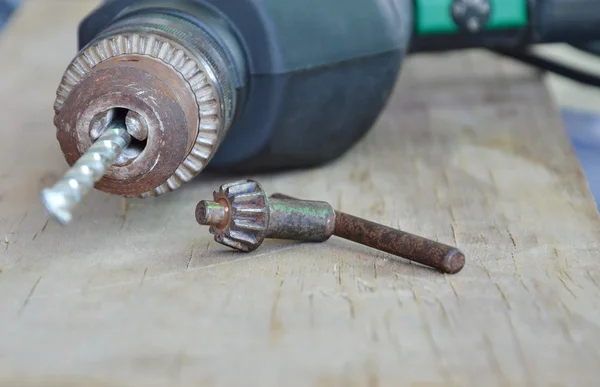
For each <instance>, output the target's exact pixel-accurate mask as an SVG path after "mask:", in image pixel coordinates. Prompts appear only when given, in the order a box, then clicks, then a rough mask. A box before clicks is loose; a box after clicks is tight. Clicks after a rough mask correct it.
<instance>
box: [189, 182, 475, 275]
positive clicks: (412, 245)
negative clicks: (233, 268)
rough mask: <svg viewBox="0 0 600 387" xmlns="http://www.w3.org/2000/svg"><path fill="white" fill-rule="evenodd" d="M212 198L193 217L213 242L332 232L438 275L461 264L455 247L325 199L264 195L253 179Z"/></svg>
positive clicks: (254, 243)
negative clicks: (337, 206)
mask: <svg viewBox="0 0 600 387" xmlns="http://www.w3.org/2000/svg"><path fill="white" fill-rule="evenodd" d="M213 197H214V200H212V201H208V200H202V201H200V202H199V203H198V205H197V206H196V221H197V222H198V223H199V224H201V225H209V226H210V233H211V234H214V235H215V241H217V242H219V243H221V244H223V245H226V246H229V247H232V248H235V249H238V250H242V251H252V250H255V249H257V248H258V247H259V246H260V245H261V243H262V242H263V240H264V239H265V238H274V239H292V240H299V241H311V242H324V241H326V240H328V239H329V238H330V237H331V236H332V235H336V236H339V237H341V238H344V239H348V240H351V241H353V242H357V243H360V244H362V245H366V246H369V247H372V248H375V249H377V250H381V251H385V252H387V253H390V254H394V255H396V256H399V257H402V258H406V259H408V260H411V261H414V262H417V263H420V264H423V265H426V266H430V267H432V268H435V269H437V270H439V271H441V272H443V273H448V274H455V273H458V272H459V271H460V270H461V269H462V268H463V266H464V264H465V256H464V254H463V253H462V252H461V251H460V250H459V249H457V248H456V247H452V246H447V245H444V244H441V243H438V242H436V241H433V240H429V239H426V238H423V237H420V236H417V235H413V234H409V233H406V232H403V231H400V230H396V229H393V228H391V227H387V226H384V225H381V224H377V223H374V222H370V221H368V220H365V219H361V218H357V217H355V216H352V215H348V214H345V213H343V212H339V211H335V210H334V209H333V208H332V207H331V205H330V204H328V203H326V202H320V201H309V200H299V199H295V198H292V197H290V196H286V195H282V194H273V195H271V196H270V197H268V198H267V195H266V193H265V192H264V191H263V189H262V187H261V186H260V184H259V183H258V182H256V181H253V180H244V181H238V182H234V183H230V184H224V185H222V186H221V187H220V188H219V190H218V191H215V192H214V194H213Z"/></svg>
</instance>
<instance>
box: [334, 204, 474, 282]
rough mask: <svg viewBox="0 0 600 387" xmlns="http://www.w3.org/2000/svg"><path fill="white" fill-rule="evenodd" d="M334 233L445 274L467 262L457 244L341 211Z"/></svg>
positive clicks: (457, 269) (337, 215)
mask: <svg viewBox="0 0 600 387" xmlns="http://www.w3.org/2000/svg"><path fill="white" fill-rule="evenodd" d="M334 235H336V236H339V237H340V238H344V239H348V240H351V241H353V242H356V243H360V244H361V245H365V246H369V247H372V248H374V249H377V250H381V251H385V252H386V253H390V254H394V255H396V256H399V257H402V258H406V259H408V260H410V261H413V262H417V263H420V264H423V265H426V266H430V267H433V268H435V269H438V270H439V271H441V272H443V273H448V274H455V273H458V272H459V271H460V270H461V269H462V268H463V266H464V265H465V256H464V254H463V253H462V252H461V251H460V250H458V249H457V248H456V247H452V246H447V245H444V244H442V243H439V242H436V241H434V240H431V239H426V238H423V237H420V236H418V235H413V234H409V233H407V232H404V231H400V230H397V229H394V228H391V227H387V226H384V225H382V224H377V223H374V222H371V221H368V220H365V219H361V218H357V217H356V216H352V215H348V214H345V213H343V212H339V211H336V217H335V232H334Z"/></svg>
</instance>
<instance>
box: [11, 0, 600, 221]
mask: <svg viewBox="0 0 600 387" xmlns="http://www.w3.org/2000/svg"><path fill="white" fill-rule="evenodd" d="M21 1H22V0H0V34H1V33H2V32H3V30H4V29H5V27H6V24H7V23H8V22H9V21H10V18H11V16H13V15H14V13H15V12H16V11H17V10H18V8H19V3H20V2H21ZM536 51H537V54H539V55H540V56H542V57H544V58H548V59H550V60H553V61H555V62H558V63H561V64H564V65H566V66H568V67H569V68H570V69H573V70H575V71H578V70H579V71H584V72H587V73H590V74H597V75H598V77H600V55H595V54H593V53H589V52H584V51H581V50H578V49H576V48H574V47H571V46H568V45H562V44H549V45H543V46H539V47H538V48H536ZM595 51H597V52H598V53H600V44H599V45H598V48H597V49H596V50H595ZM545 78H546V83H547V85H548V87H549V90H550V92H551V93H552V95H553V97H554V99H555V101H556V103H557V105H558V106H559V107H560V111H561V115H562V119H563V121H564V123H565V128H566V130H567V132H568V135H569V137H570V139H571V142H572V144H573V147H574V148H575V151H576V153H577V156H578V157H579V160H580V162H581V165H582V167H583V169H584V172H585V175H586V177H587V179H588V182H589V185H590V189H591V191H592V194H593V195H594V198H595V200H596V203H597V205H598V208H599V209H600V87H594V86H586V85H583V84H582V83H578V82H574V81H572V80H570V79H568V78H565V77H562V76H559V75H556V74H554V73H547V74H546V75H545Z"/></svg>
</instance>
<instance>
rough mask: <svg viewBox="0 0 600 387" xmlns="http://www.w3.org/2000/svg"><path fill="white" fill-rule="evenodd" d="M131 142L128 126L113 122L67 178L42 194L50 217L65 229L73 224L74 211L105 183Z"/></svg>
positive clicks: (73, 167)
mask: <svg viewBox="0 0 600 387" xmlns="http://www.w3.org/2000/svg"><path fill="white" fill-rule="evenodd" d="M130 142H131V136H130V135H129V133H127V130H126V127H125V123H124V122H123V121H122V120H118V121H113V122H111V123H110V124H109V126H108V128H107V129H106V130H105V131H104V133H102V135H101V136H100V137H99V138H98V139H97V140H96V141H95V142H94V143H93V144H92V146H90V148H89V149H88V150H87V151H86V152H85V153H84V154H83V155H82V156H81V157H80V158H79V160H77V161H76V162H75V164H73V166H72V167H71V168H70V169H69V170H68V171H67V173H66V174H65V175H64V176H63V178H62V179H60V180H59V181H58V182H57V183H56V184H55V185H54V186H52V187H51V188H46V189H44V190H43V191H42V203H43V205H44V207H45V208H46V211H47V212H48V215H49V216H50V217H51V218H52V219H53V220H55V221H57V222H58V223H60V224H62V225H65V224H67V223H69V222H70V221H71V219H72V218H73V216H72V214H71V212H72V210H73V208H75V207H76V206H77V205H78V204H79V203H80V202H81V200H82V199H83V198H84V196H85V195H86V194H87V193H88V192H89V191H91V190H92V189H93V188H94V185H95V184H96V182H98V181H99V180H100V179H102V177H103V176H104V174H105V173H106V171H107V169H108V168H109V167H110V166H111V165H112V164H113V163H114V162H115V160H116V159H117V157H118V156H119V154H120V153H121V152H122V151H123V150H124V149H125V148H126V147H127V146H128V145H129V143H130Z"/></svg>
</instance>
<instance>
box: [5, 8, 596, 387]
mask: <svg viewBox="0 0 600 387" xmlns="http://www.w3.org/2000/svg"><path fill="white" fill-rule="evenodd" d="M93 3H95V2H88V1H66V0H62V1H57V0H54V1H52V2H50V1H41V0H38V1H29V2H27V3H26V4H25V7H24V8H23V9H22V10H21V11H20V12H19V14H18V15H17V16H16V18H15V19H13V21H12V23H11V24H10V25H9V27H8V28H7V30H6V31H5V32H4V34H3V35H2V38H1V39H0V55H1V57H2V60H1V61H0V66H1V67H0V69H1V70H2V71H0V74H2V75H1V76H0V111H1V117H2V125H1V126H0V131H1V133H2V137H1V139H2V140H1V142H0V177H1V181H2V184H1V185H0V239H1V240H2V249H0V265H1V269H2V272H1V273H0V385H6V386H25V387H26V386H60V387H69V386H92V387H94V386H127V387H130V386H131V387H134V386H143V387H149V386H261V387H262V386H278V385H279V386H401V385H407V386H442V385H456V386H463V385H473V386H494V385H497V386H500V385H502V386H504V385H514V386H575V385H576V386H593V385H596V384H597V376H598V367H599V366H600V353H599V349H600V328H599V327H600V286H599V285H600V268H599V266H598V264H597V262H598V252H597V249H598V241H599V235H600V222H599V221H598V215H597V213H596V208H595V205H594V203H593V201H592V199H591V197H590V194H589V192H588V189H587V185H586V183H585V181H584V178H583V175H582V172H581V170H580V167H579V165H578V162H577V159H576V157H575V156H574V154H573V151H572V149H571V146H570V144H569V142H568V139H567V137H566V135H565V133H564V131H563V128H562V126H561V122H560V119H559V116H558V114H557V112H556V110H555V107H554V106H553V104H552V102H551V100H550V98H549V97H548V93H547V91H546V90H545V88H544V87H543V86H542V84H541V82H540V80H539V79H538V76H537V75H536V74H535V73H532V72H530V71H529V70H527V69H524V68H522V67H520V66H517V65H515V64H513V63H509V62H505V61H500V60H498V58H496V57H492V56H489V55H488V54H485V53H482V52H478V51H469V52H466V53H460V54H451V55H438V56H421V57H415V58H412V59H411V60H410V61H409V62H408V63H407V65H406V67H405V69H404V72H403V74H402V79H401V81H400V83H399V85H398V88H397V92H396V94H395V96H394V98H393V100H392V101H391V102H390V105H389V107H388V109H387V111H386V113H385V114H384V115H383V116H382V117H381V119H380V120H379V122H378V124H377V126H376V127H375V128H374V129H373V131H372V132H371V133H370V134H369V135H368V136H367V137H366V138H365V139H364V141H362V142H361V143H360V144H359V145H358V146H356V147H355V148H354V149H352V150H351V151H350V152H348V153H347V154H346V155H345V156H344V157H343V158H341V159H340V160H338V161H336V162H334V163H332V164H330V165H328V166H325V167H322V168H318V169H313V170H308V171H301V172H294V173H289V174H279V175H277V176H254V177H255V178H257V179H260V181H261V182H263V184H264V186H265V188H266V189H267V190H269V191H271V192H273V191H281V192H286V193H289V194H292V195H295V196H299V197H304V198H314V199H323V200H329V201H331V202H332V203H333V204H334V205H335V206H337V207H338V208H339V209H341V210H345V211H347V212H350V213H352V214H355V215H358V216H363V217H366V218H370V219H373V220H375V221H379V222H382V223H385V224H388V225H392V226H398V227H401V228H403V229H405V230H407V231H409V232H414V233H419V234H421V235H424V236H427V237H431V238H435V239H437V240H439V241H441V242H445V243H452V244H454V243H455V244H457V245H458V246H459V247H460V248H461V249H463V250H464V251H465V252H466V254H467V258H468V262H467V265H466V267H465V269H464V270H463V271H462V272H461V273H459V274H458V275H455V276H444V275H441V274H439V273H437V272H434V271H431V270H429V269H426V268H423V267H419V266H417V265H413V264H409V263H407V262H406V261H403V260H400V259H395V258H392V257H390V256H388V255H385V254H382V253H377V252H373V251H372V250H369V249H367V248H362V247H360V246H357V245H354V244H352V243H350V242H346V241H343V240H339V239H337V240H334V239H332V240H330V241H328V242H327V243H324V244H295V243H290V242H276V241H275V242H268V243H265V245H263V247H262V248H261V249H260V250H258V251H256V252H255V253H252V254H243V253H236V252H233V251H230V250H227V249H226V248H224V247H221V246H220V245H218V244H216V243H215V242H213V241H212V238H211V236H210V234H208V232H207V230H206V229H205V228H201V227H199V226H197V225H196V224H195V221H194V215H193V211H194V208H195V204H196V202H197V201H198V200H200V199H203V198H210V194H211V192H212V190H213V189H215V188H216V187H217V186H218V185H219V184H221V183H223V182H225V180H219V179H217V178H211V179H207V178H202V177H200V178H199V179H197V181H196V182H194V183H192V184H189V185H188V186H186V187H185V188H183V189H180V190H179V191H178V192H176V193H173V194H170V195H166V196H163V197H160V198H156V199H149V200H128V201H124V200H123V199H121V198H118V197H111V196H108V195H105V194H102V193H99V192H94V193H92V194H91V195H90V196H89V197H88V198H87V199H86V206H85V207H84V208H81V210H80V211H78V213H77V218H76V219H75V221H74V222H73V223H72V224H71V225H70V226H69V227H67V228H61V227H59V226H57V225H56V224H52V223H49V222H48V221H47V218H46V217H45V215H44V212H43V210H42V207H41V205H40V204H39V191H40V189H41V188H43V187H45V186H48V185H50V184H52V183H53V182H54V181H55V180H56V179H57V178H58V177H59V176H60V174H61V173H62V172H63V171H64V170H65V168H66V163H65V162H64V160H63V158H62V155H61V153H60V150H59V148H58V145H57V142H56V141H55V139H54V128H53V126H52V104H53V99H54V92H55V87H56V86H57V84H58V81H59V79H60V76H61V74H62V71H63V70H64V68H65V66H66V65H67V63H68V61H69V60H70V58H71V57H72V55H73V54H74V53H75V27H76V24H77V22H78V21H79V20H80V19H81V17H82V16H83V15H84V14H85V13H86V12H87V11H88V10H89V9H90V8H91V6H92V4H93ZM245 177H248V176H245Z"/></svg>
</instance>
